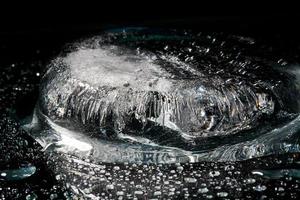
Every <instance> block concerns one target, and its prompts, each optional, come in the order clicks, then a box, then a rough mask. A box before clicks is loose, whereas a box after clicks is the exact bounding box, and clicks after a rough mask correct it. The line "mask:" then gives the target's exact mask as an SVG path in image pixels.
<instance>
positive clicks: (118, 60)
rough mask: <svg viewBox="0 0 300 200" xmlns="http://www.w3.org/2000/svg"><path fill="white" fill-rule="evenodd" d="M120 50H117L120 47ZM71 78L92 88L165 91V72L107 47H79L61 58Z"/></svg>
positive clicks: (167, 86)
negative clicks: (68, 69)
mask: <svg viewBox="0 0 300 200" xmlns="http://www.w3.org/2000/svg"><path fill="white" fill-rule="evenodd" d="M120 51H121V50H120ZM65 63H66V64H67V65H69V66H70V69H71V74H72V77H74V78H76V79H79V80H81V81H84V82H86V83H88V84H90V85H91V86H94V87H102V86H111V87H131V88H133V89H134V90H141V91H148V90H156V91H160V92H166V91H169V90H170V88H171V86H172V83H171V81H170V80H168V79H166V77H165V76H166V75H168V74H167V73H166V72H165V71H163V70H162V69H161V67H160V66H158V65H155V64H154V63H153V62H152V60H151V59H149V58H146V57H141V56H135V55H132V54H131V55H129V54H122V55H116V54H114V53H113V52H111V51H110V50H109V49H101V48H98V49H79V50H78V51H75V52H72V53H70V54H69V55H68V56H67V57H66V58H65Z"/></svg>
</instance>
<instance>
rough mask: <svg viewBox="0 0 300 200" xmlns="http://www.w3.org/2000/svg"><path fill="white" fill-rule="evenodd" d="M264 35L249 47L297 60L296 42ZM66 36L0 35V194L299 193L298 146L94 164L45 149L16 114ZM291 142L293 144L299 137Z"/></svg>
mask: <svg viewBox="0 0 300 200" xmlns="http://www.w3.org/2000/svg"><path fill="white" fill-rule="evenodd" d="M75 38H76V37H75ZM239 40H241V42H242V43H245V45H249V41H250V44H251V40H250V39H247V38H239ZM261 40H262V39H260V38H259V37H258V38H257V41H258V42H257V43H255V45H257V46H253V47H251V48H253V49H258V50H257V51H255V55H257V56H259V55H260V56H262V57H264V58H266V59H267V60H272V61H273V62H274V63H275V62H276V63H278V64H279V65H281V66H285V65H287V64H295V63H297V62H298V61H299V58H298V57H297V56H298V55H299V54H298V53H297V52H299V47H298V46H287V47H284V46H282V44H279V43H278V42H277V43H276V41H277V40H273V41H272V42H273V44H272V45H273V46H272V45H271V44H268V45H267V46H263V45H262V44H263V42H262V41H261ZM29 41H30V40H29ZM67 41H68V39H65V40H62V41H57V43H56V44H51V43H47V42H45V41H44V43H39V42H37V43H33V44H30V42H28V43H26V42H24V41H23V43H22V42H21V43H17V42H16V43H9V42H3V45H2V47H1V54H2V55H4V56H3V57H4V58H5V57H6V56H5V55H13V56H7V57H6V59H3V60H2V61H1V65H2V66H1V76H2V78H1V90H0V93H1V97H0V98H1V101H0V103H1V106H0V109H1V123H0V127H1V128H0V133H1V146H0V148H1V151H0V152H1V160H0V161H1V165H0V166H1V173H0V174H1V176H0V184H1V192H0V193H1V195H2V197H5V198H7V199H12V198H20V199H23V198H24V197H26V198H27V199H35V198H37V197H39V198H40V199H41V198H52V199H57V198H68V197H69V196H70V195H75V196H78V197H83V198H93V199H97V198H98V199H103V198H109V199H116V198H118V197H120V198H125V199H126V198H128V199H133V198H138V199H139V198H145V197H149V198H171V199H182V198H187V199H190V198H200V197H202V198H207V199H213V198H239V199H255V198H262V199H264V198H268V199H269V198H271V197H273V198H275V199H278V198H281V197H287V198H291V199H292V198H294V199H297V198H299V162H300V160H299V154H297V153H293V154H292V153H291V154H283V155H276V154H275V155H270V156H268V157H262V158H256V159H249V160H246V161H242V162H216V163H215V162H204V161H202V162H198V163H190V164H189V163H182V164H179V163H173V164H139V163H137V164H132V163H122V164H114V163H103V162H100V163H99V162H98V163H97V162H94V161H93V160H90V159H88V158H87V159H82V158H81V159H78V158H77V157H76V156H72V155H66V154H60V153H57V152H52V153H49V152H46V153H44V152H43V150H42V147H41V146H40V145H39V144H37V143H36V142H34V140H33V139H32V138H31V137H29V136H28V135H27V134H26V133H25V132H24V131H23V130H22V129H21V128H20V124H19V123H18V117H20V116H22V117H26V116H29V115H30V114H31V112H32V110H33V108H34V106H35V102H36V101H37V96H38V94H37V93H38V92H37V91H38V86H39V81H40V76H41V74H42V73H43V70H44V69H43V67H44V66H45V65H46V63H47V62H48V60H49V58H51V57H53V56H55V55H56V54H57V53H58V52H59V51H60V48H61V46H62V45H63V44H64V43H65V42H67ZM20 44H21V45H20ZM270 46H272V48H271V47H270ZM16 47H19V48H16ZM258 47H259V48H258ZM286 49H289V51H285V50H286ZM24 52H26V53H24ZM24 105H26V106H24ZM294 141H295V143H297V141H298V139H297V137H295V140H294ZM93 162H94V163H93ZM91 163H93V164H91ZM12 177H14V178H12ZM72 198H74V196H73V197H72Z"/></svg>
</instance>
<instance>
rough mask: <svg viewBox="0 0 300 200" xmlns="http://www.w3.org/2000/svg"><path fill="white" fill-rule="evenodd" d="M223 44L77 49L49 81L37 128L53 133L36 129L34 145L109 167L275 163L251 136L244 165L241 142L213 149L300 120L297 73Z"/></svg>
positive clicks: (110, 36)
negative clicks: (263, 159)
mask: <svg viewBox="0 0 300 200" xmlns="http://www.w3.org/2000/svg"><path fill="white" fill-rule="evenodd" d="M223 37H224V36H222V35H221V36H218V35H215V36H209V37H208V36H205V35H204V36H202V35H201V34H195V33H190V32H177V31H169V32H168V31H166V32H164V33H162V32H161V31H156V32H155V31H149V30H148V29H146V30H143V29H141V30H140V29H137V30H130V31H126V30H125V31H123V32H106V33H103V34H102V35H100V36H97V37H93V38H90V39H87V40H83V41H81V42H78V43H74V44H73V45H71V46H70V47H67V48H66V50H65V51H63V52H62V53H61V55H59V56H58V57H57V58H55V59H53V60H52V61H51V63H50V64H49V66H48V68H47V71H46V73H45V74H44V76H43V78H42V83H41V89H40V98H39V102H38V105H37V108H36V110H35V115H34V118H33V121H35V123H34V122H33V123H32V124H41V122H39V121H42V122H43V123H44V124H48V126H49V127H48V129H44V130H43V131H41V130H40V126H37V125H32V124H31V125H30V126H29V127H31V128H32V129H38V130H39V131H36V133H37V132H39V133H38V134H35V136H34V137H35V138H37V140H38V141H39V142H40V143H41V144H42V145H43V146H44V147H45V149H49V148H50V147H51V146H53V145H54V146H55V147H53V148H54V149H61V151H64V152H66V153H69V152H73V153H74V154H76V152H77V153H78V154H80V155H81V156H91V155H92V157H94V158H95V157H97V158H99V159H100V160H102V161H109V162H114V161H119V162H126V161H129V162H136V161H140V160H143V159H145V158H149V157H150V158H151V159H153V157H156V158H155V159H156V161H158V162H173V161H174V162H175V161H184V162H186V161H189V162H193V161H195V160H197V159H201V158H205V159H210V158H212V159H216V160H222V159H225V160H226V159H228V160H235V159H247V158H250V157H253V156H255V155H259V156H260V155H265V154H268V152H269V149H268V148H267V147H266V148H265V149H264V150H265V151H264V152H263V153H251V152H250V151H251V149H255V150H256V149H257V146H255V147H253V146H252V144H256V143H255V142H251V141H252V140H251V137H250V138H249V139H250V141H248V142H247V146H248V148H249V151H247V152H243V153H241V154H243V155H241V154H240V155H238V156H236V155H235V152H239V151H240V150H241V148H243V147H242V146H243V145H239V144H243V143H239V140H237V141H234V142H232V141H230V142H228V141H227V140H224V141H219V140H218V141H219V143H218V144H216V142H213V140H214V138H215V137H222V136H231V135H235V134H246V133H247V134H249V135H250V136H253V135H255V134H256V135H257V134H258V133H261V134H263V133H266V132H268V131H270V130H271V129H272V127H273V125H272V122H270V121H273V122H274V121H276V120H278V121H280V117H281V116H284V117H286V116H288V117H289V118H290V119H292V118H295V116H296V113H297V112H298V101H297V100H295V97H298V95H299V94H298V92H296V91H298V90H297V89H298V88H297V87H298V86H297V85H295V84H294V82H293V81H294V77H293V76H292V75H291V74H288V73H283V72H279V70H277V69H274V68H273V67H272V66H270V65H267V64H263V63H262V62H258V61H256V60H255V59H251V58H250V57H249V56H246V55H244V52H243V49H242V47H240V48H239V46H237V45H236V44H235V43H234V42H233V41H232V38H230V37H229V38H225V39H224V38H223ZM230 41H231V43H233V44H231V43H230ZM227 43H228V45H227V46H226V45H224V44H227ZM249 45H252V43H251V44H249ZM296 120H297V119H296ZM282 121H284V120H282ZM282 123H283V122H282ZM211 138H212V139H211ZM229 140H230V139H229ZM262 140H263V139H262ZM274 140H276V139H274ZM264 141H265V140H263V141H260V145H261V144H264ZM226 142H227V143H226ZM224 143H225V144H224ZM231 143H238V144H236V145H233V146H231V148H229V147H228V146H227V145H229V144H231ZM265 146H268V145H265ZM217 147H218V148H217ZM224 148H225V150H226V149H228V151H229V150H232V151H231V152H228V151H225V150H224ZM50 149H51V148H50ZM212 150H214V151H212ZM207 151H210V153H208V152H207ZM216 151H217V152H216ZM270 151H271V150H270ZM109 152H114V153H111V154H110V153H109ZM222 152H226V155H223V154H222ZM126 153H128V155H129V156H124V154H126ZM133 154H134V155H136V154H138V155H136V156H133V157H131V156H130V155H133ZM148 154H150V155H148ZM165 154H166V155H165ZM229 155H230V156H229ZM199 156H200V158H199ZM162 157H164V158H162ZM151 159H150V160H151Z"/></svg>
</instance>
